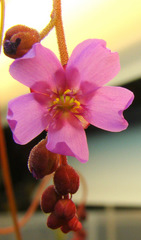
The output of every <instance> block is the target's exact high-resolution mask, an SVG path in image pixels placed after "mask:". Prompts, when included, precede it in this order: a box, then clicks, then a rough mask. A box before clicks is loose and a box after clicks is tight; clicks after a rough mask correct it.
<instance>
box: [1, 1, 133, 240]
mask: <svg viewBox="0 0 141 240" xmlns="http://www.w3.org/2000/svg"><path fill="white" fill-rule="evenodd" d="M1 4H3V7H2V8H1V10H2V14H1V16H2V20H1V23H2V24H1V40H2V33H3V24H4V1H2V0H1ZM5 17H7V16H5ZM53 28H55V30H56V39H57V44H58V48H59V53H60V59H58V58H57V57H56V55H55V54H54V53H53V52H52V51H51V50H50V49H49V48H46V47H44V46H43V45H42V39H44V38H46V39H47V37H48V35H49V33H50V31H51V30H52V29H53ZM94 37H95V36H94ZM1 42H2V41H1ZM3 50H4V53H5V55H6V56H8V57H10V58H13V59H14V60H13V63H12V64H11V66H10V68H9V73H10V75H11V76H12V77H13V78H14V79H16V80H17V81H18V82H20V83H21V84H23V85H25V86H26V87H27V88H28V89H29V93H28V94H25V95H22V96H19V97H17V98H15V99H12V100H10V102H9V103H8V113H7V121H8V124H9V127H10V128H11V131H12V133H13V140H14V141H15V142H16V143H17V144H21V145H23V144H26V143H28V142H30V141H31V140H32V139H34V138H35V137H36V136H38V135H39V134H40V133H41V132H43V131H46V138H45V139H42V141H40V142H39V143H38V144H37V145H35V146H34V147H33V149H31V152H30V155H29V159H28V168H29V171H30V172H31V173H32V175H33V177H34V178H36V179H37V180H38V179H43V180H42V181H41V185H40V188H39V189H38V191H37V194H36V197H35V199H34V200H33V203H32V204H31V207H29V210H28V212H27V214H25V216H24V217H23V219H21V220H20V221H18V219H17V216H16V206H15V201H14V196H13V192H12V186H11V184H10V177H9V178H7V176H9V172H8V168H7V165H6V164H5V163H7V164H8V162H7V155H6V151H5V144H4V138H3V134H2V132H1V143H2V144H1V149H2V150H1V152H2V154H1V158H2V159H3V160H2V167H3V172H4V176H5V177H4V178H5V181H6V187H7V189H11V190H10V191H8V199H9V202H11V205H10V209H11V213H12V216H13V222H14V227H13V228H12V227H11V228H5V229H0V233H1V234H6V233H10V232H12V231H15V233H16V238H17V240H20V239H22V236H21V232H20V227H22V226H23V225H24V224H25V223H26V222H27V221H28V219H29V218H30V215H31V214H32V213H33V212H34V211H35V209H36V207H37V205H38V202H39V199H40V206H41V210H42V211H43V212H44V213H46V214H47V227H49V228H51V229H53V230H54V229H59V231H61V232H62V233H64V234H67V233H69V232H71V231H72V232H74V235H73V238H72V239H75V240H76V239H77V240H80V239H81V240H82V239H83V240H84V239H87V235H86V232H85V230H84V228H83V226H82V220H84V218H85V201H83V204H80V206H78V207H76V205H75V203H74V202H73V195H74V194H76V192H77V191H78V189H79V184H80V180H82V182H83V183H84V179H83V177H82V176H81V174H80V173H79V172H77V171H76V170H75V169H74V168H73V167H72V166H71V162H69V163H68V159H67V157H68V156H72V157H74V158H75V159H76V161H80V162H81V163H82V164H84V167H85V162H87V161H89V149H88V144H87V137H86V133H85V129H86V128H88V127H89V125H90V124H91V125H94V126H95V127H97V128H101V129H103V130H106V131H110V132H120V131H123V130H125V129H126V128H127V127H128V122H127V120H126V119H125V118H124V116H123V111H124V110H126V109H127V108H128V107H129V106H130V105H131V103H132V101H133V98H134V95H133V93H132V92H131V91H129V90H128V89H126V88H123V87H115V86H109V85H108V86H107V85H106V84H107V83H108V82H109V81H110V80H112V79H113V78H114V77H115V76H116V75H117V74H118V73H119V71H120V61H119V55H118V53H117V52H112V51H111V50H110V49H108V48H107V47H106V42H105V40H103V39H97V38H93V39H86V40H84V41H83V42H80V43H79V44H78V45H77V46H76V47H75V48H74V50H73V51H72V53H71V55H70V56H69V55H68V51H67V43H66V41H65V34H64V29H63V22H62V16H61V0H53V9H52V13H51V19H50V22H49V23H48V24H47V26H46V27H45V28H44V29H43V30H42V31H41V32H38V31H37V30H36V29H32V28H29V27H28V26H24V25H19V24H18V23H17V25H16V26H13V27H11V28H10V29H8V30H7V31H6V33H5V36H4V37H3ZM50 178H53V184H52V185H50V186H48V187H47V188H46V189H45V190H44V191H43V188H44V186H45V185H46V184H47V182H48V181H49V179H50ZM79 178H80V179H79ZM84 185H85V184H84ZM84 188H85V187H84Z"/></svg>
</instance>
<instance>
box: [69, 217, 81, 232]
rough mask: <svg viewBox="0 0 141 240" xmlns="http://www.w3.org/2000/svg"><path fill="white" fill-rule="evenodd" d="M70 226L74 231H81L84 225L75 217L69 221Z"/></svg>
mask: <svg viewBox="0 0 141 240" xmlns="http://www.w3.org/2000/svg"><path fill="white" fill-rule="evenodd" d="M68 226H69V228H70V229H71V230H72V231H79V230H81V228H82V224H81V222H79V220H78V218H77V217H76V216H74V217H73V218H72V219H71V220H69V221H68Z"/></svg>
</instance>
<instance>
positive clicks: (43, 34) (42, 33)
mask: <svg viewBox="0 0 141 240" xmlns="http://www.w3.org/2000/svg"><path fill="white" fill-rule="evenodd" d="M55 22H56V18H55V17H54V15H53V13H52V14H51V20H50V22H49V24H48V25H47V26H46V27H45V28H44V29H43V30H42V31H41V32H40V40H42V39H43V38H44V37H46V36H47V35H48V33H49V32H50V31H51V29H52V28H53V27H54V26H55Z"/></svg>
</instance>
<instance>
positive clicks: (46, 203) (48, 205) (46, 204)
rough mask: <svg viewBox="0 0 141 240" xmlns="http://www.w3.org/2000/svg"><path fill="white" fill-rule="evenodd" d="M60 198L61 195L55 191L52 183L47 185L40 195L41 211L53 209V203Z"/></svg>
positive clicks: (48, 211) (47, 211) (46, 211)
mask: <svg viewBox="0 0 141 240" xmlns="http://www.w3.org/2000/svg"><path fill="white" fill-rule="evenodd" d="M60 198H61V195H59V194H58V193H57V192H56V191H55V188H54V185H51V186H49V187H47V188H46V190H45V191H44V192H43V194H42V196H41V201H40V205H41V209H42V211H43V212H45V213H50V212H52V211H53V210H54V207H55V204H56V203H57V201H58V200H59V199H60Z"/></svg>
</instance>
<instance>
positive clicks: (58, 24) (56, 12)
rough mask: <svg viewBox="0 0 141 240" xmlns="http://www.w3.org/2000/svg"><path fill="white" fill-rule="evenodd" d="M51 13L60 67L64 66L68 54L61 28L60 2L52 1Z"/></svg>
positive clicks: (58, 0)
mask: <svg viewBox="0 0 141 240" xmlns="http://www.w3.org/2000/svg"><path fill="white" fill-rule="evenodd" d="M53 13H54V17H55V18H56V21H55V29H56V36H57V42H58V48H59V53H60V59H61V63H62V65H63V66H64V65H66V64H67V62H68V52H67V46H66V41H65V34H64V28H63V22H62V14H61V0H53Z"/></svg>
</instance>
